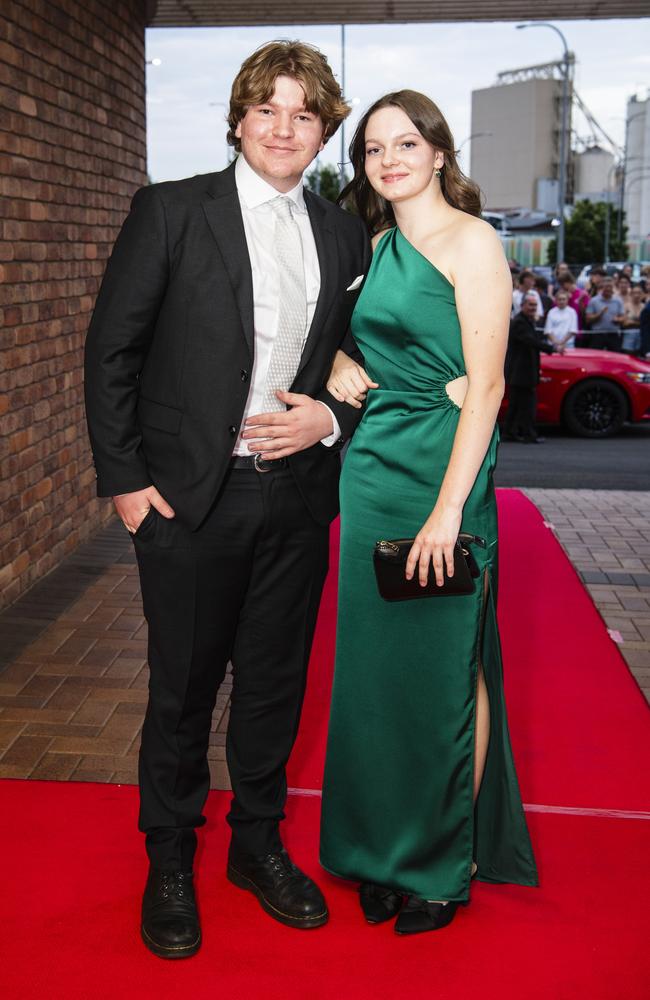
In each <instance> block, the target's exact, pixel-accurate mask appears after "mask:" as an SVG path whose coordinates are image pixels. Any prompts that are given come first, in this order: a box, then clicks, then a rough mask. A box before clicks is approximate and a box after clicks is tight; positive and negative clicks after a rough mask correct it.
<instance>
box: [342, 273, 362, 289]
mask: <svg viewBox="0 0 650 1000" xmlns="http://www.w3.org/2000/svg"><path fill="white" fill-rule="evenodd" d="M364 278H365V274H360V275H359V277H358V278H355V279H354V281H353V282H352V284H351V285H348V287H347V288H346V289H345V290H346V292H355V291H356V290H357V288H358V287H359V285H360V284H361V282H362V281H363V279H364Z"/></svg>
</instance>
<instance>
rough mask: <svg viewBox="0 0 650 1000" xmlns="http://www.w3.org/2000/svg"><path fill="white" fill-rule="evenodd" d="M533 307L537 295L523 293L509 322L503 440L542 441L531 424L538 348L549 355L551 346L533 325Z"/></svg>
mask: <svg viewBox="0 0 650 1000" xmlns="http://www.w3.org/2000/svg"><path fill="white" fill-rule="evenodd" d="M537 308H538V300H537V295H536V294H535V293H527V294H526V295H524V297H523V299H522V302H521V311H520V312H519V313H518V314H517V315H516V316H515V318H514V319H512V320H511V321H510V334H509V337H508V351H507V354H506V364H505V377H506V384H507V386H508V412H507V413H506V419H505V423H504V426H503V434H502V440H503V441H521V442H524V443H526V444H538V443H540V442H542V441H543V440H544V439H543V438H540V437H538V436H537V427H536V426H535V412H536V409H537V386H538V384H539V356H540V353H541V351H544V352H545V353H546V354H552V353H553V347H552V345H551V344H549V343H548V341H547V340H546V338H545V337H544V334H543V333H541V332H540V331H539V330H537V329H536V328H535V316H536V314H537Z"/></svg>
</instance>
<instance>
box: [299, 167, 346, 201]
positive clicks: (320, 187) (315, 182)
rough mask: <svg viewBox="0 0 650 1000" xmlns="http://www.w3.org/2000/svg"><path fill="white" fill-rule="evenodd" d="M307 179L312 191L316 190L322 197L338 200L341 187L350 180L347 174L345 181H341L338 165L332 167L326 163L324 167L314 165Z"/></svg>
mask: <svg viewBox="0 0 650 1000" xmlns="http://www.w3.org/2000/svg"><path fill="white" fill-rule="evenodd" d="M305 179H306V181H307V187H308V188H309V190H310V191H315V192H316V194H319V195H321V197H322V198H327V200H328V201H336V199H337V198H338V196H339V192H340V191H341V188H343V187H344V186H345V185H346V184H347V182H348V178H347V176H346V175H344V177H343V183H341V174H340V172H339V171H338V170H337V169H336V167H331V166H329V164H325V165H324V166H322V167H314V169H313V170H312V171H310V173H308V174H307V176H306V178H305Z"/></svg>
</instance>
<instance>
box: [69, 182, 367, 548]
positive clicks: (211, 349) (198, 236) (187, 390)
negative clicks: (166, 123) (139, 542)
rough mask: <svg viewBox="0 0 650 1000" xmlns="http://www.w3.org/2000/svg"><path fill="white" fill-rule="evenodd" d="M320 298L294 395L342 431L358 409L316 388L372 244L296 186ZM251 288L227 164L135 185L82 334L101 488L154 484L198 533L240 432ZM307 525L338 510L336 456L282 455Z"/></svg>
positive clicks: (342, 336)
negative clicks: (315, 405)
mask: <svg viewBox="0 0 650 1000" xmlns="http://www.w3.org/2000/svg"><path fill="white" fill-rule="evenodd" d="M305 202H306V205H307V210H308V212H309V217H310V220H311V225H312V229H313V232H314V238H315V242H316V249H317V252H318V260H319V265H320V272H321V288H320V295H319V297H318V301H317V304H316V311H315V315H314V319H313V322H312V324H311V327H310V330H309V333H308V336H307V340H306V343H305V348H304V351H303V355H302V359H301V363H300V367H299V370H298V373H297V375H296V379H295V381H294V383H293V386H292V387H291V388H292V391H294V392H300V393H306V394H307V395H309V396H312V397H314V398H316V399H321V400H323V401H324V402H326V403H327V405H328V406H330V407H331V409H332V411H333V412H334V413H335V415H336V417H337V419H338V421H339V424H340V427H341V432H342V437H343V438H345V437H348V436H349V435H350V434H351V433H352V432H353V430H354V428H355V426H356V424H357V422H358V420H359V418H360V412H359V411H358V410H355V409H354V408H352V407H350V406H349V405H347V404H342V403H338V402H337V401H336V400H335V399H334V398H333V397H332V396H331V395H330V394H329V393H328V392H327V391H326V390H325V388H324V383H325V380H326V378H327V375H328V374H329V370H330V366H331V362H332V360H333V357H334V354H335V351H336V349H337V348H338V347H339V346H343V348H344V349H345V350H347V351H348V353H354V352H355V345H354V342H353V341H352V339H351V337H350V336H349V334H346V331H347V330H348V324H349V321H350V316H351V313H352V309H353V307H354V305H355V302H356V299H357V297H358V294H359V291H358V290H357V291H355V292H348V291H346V289H347V287H348V285H350V284H351V283H352V282H353V281H354V279H355V278H356V277H357V276H358V275H360V274H364V275H365V274H366V273H367V271H368V268H369V266H370V259H371V249H370V243H369V240H368V236H367V233H366V230H365V227H364V225H363V224H362V222H361V221H360V219H358V218H357V217H355V216H353V215H349V214H348V213H346V212H344V211H343V210H342V209H340V208H338V207H337V206H335V205H333V204H331V203H330V202H328V201H325V200H324V199H323V198H320V197H318V196H317V195H315V194H312V193H311V192H309V191H305ZM253 352H254V331H253V283H252V274H251V266H250V260H249V256H248V250H247V245H246V237H245V233H244V224H243V219H242V215H241V209H240V205H239V198H238V195H237V189H236V185H235V171H234V164H232V165H231V166H230V167H228V168H227V169H226V170H224V171H222V172H220V173H214V174H204V175H199V176H196V177H192V178H188V179H187V180H182V181H171V182H167V183H163V184H155V185H151V186H150V187H145V188H142V189H140V190H139V191H138V192H137V193H136V195H135V197H134V199H133V202H132V205H131V212H130V214H129V216H128V217H127V219H126V221H125V223H124V225H123V227H122V230H121V232H120V235H119V237H118V239H117V241H116V244H115V247H114V250H113V253H112V255H111V258H110V260H109V262H108V265H107V268H106V273H105V275H104V280H103V282H102V286H101V289H100V292H99V295H98V298H97V303H96V306H95V311H94V313H93V317H92V321H91V324H90V328H89V331H88V337H87V342H86V412H87V419H88V427H89V433H90V440H91V445H92V451H93V459H94V463H95V468H96V472H97V487H98V489H97V492H98V495H99V496H115V495H116V494H119V493H128V492H131V491H134V490H139V489H143V488H145V487H146V486H150V485H152V484H153V485H155V486H156V487H157V488H158V489H159V490H160V492H161V493H162V495H163V496H164V497H165V499H166V500H168V501H169V503H170V504H171V505H172V507H173V508H174V510H175V511H176V516H177V517H178V518H180V520H182V521H183V522H184V523H185V524H187V525H188V527H190V528H191V529H193V528H196V527H197V526H198V525H199V524H200V523H201V521H202V520H203V518H204V517H205V515H206V514H207V512H208V510H209V508H210V506H211V504H212V503H213V501H214V499H215V497H216V495H217V493H218V491H219V487H220V485H221V483H222V480H223V478H224V475H225V473H226V469H227V467H228V462H229V460H230V458H231V455H232V451H233V447H234V444H235V439H236V436H237V434H238V432H239V429H240V425H241V421H242V417H243V413H244V407H245V404H246V400H247V397H248V392H249V388H250V375H251V372H252V370H253ZM289 464H290V467H291V470H292V472H293V474H294V477H295V480H296V483H297V485H298V488H299V489H300V491H301V494H302V496H303V498H304V500H305V502H306V504H307V506H308V507H309V509H310V511H311V513H312V514H313V516H314V517H315V518H316V520H317V521H319V522H321V523H327V522H328V521H330V520H331V519H332V518H333V517H334V516H335V515H336V512H337V511H338V476H339V472H340V453H339V450H338V449H336V448H334V449H328V448H325V447H324V446H323V445H321V444H317V445H315V446H314V447H312V448H309V449H306V450H305V451H302V452H299V453H297V454H295V455H292V456H291V458H290V460H289Z"/></svg>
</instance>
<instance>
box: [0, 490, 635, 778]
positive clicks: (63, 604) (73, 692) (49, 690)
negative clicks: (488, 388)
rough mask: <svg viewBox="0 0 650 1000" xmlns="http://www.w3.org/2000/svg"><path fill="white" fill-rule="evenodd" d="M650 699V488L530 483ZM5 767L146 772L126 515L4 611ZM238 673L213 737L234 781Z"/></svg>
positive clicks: (215, 764)
mask: <svg viewBox="0 0 650 1000" xmlns="http://www.w3.org/2000/svg"><path fill="white" fill-rule="evenodd" d="M526 493H527V494H528V496H530V498H531V499H532V500H533V502H534V503H535V504H537V506H538V507H539V508H540V510H541V511H542V513H543V515H544V517H545V518H546V520H547V521H549V522H550V523H552V524H553V525H554V528H555V531H556V533H557V536H558V538H559V540H560V541H561V542H562V544H563V545H564V546H565V548H566V550H567V552H568V555H569V557H570V558H571V559H572V561H573V563H574V565H575V566H576V568H577V570H578V571H579V572H580V573H581V575H582V578H583V580H584V581H585V584H586V586H587V587H588V589H589V591H590V592H591V594H592V596H593V598H594V601H595V602H596V605H597V606H598V608H599V610H600V611H601V614H602V615H603V617H604V618H605V621H606V623H607V626H608V627H609V628H610V629H611V634H612V636H613V641H620V643H621V645H620V649H621V652H622V653H623V656H624V657H625V659H626V660H627V662H628V664H629V665H630V668H631V670H632V671H633V673H634V675H635V676H636V678H637V680H638V682H639V684H640V686H641V687H642V689H643V691H644V693H645V695H646V697H647V698H648V700H649V701H650V493H638V492H614V491H605V490H602V491H594V490H542V489H539V490H538V489H530V490H527V491H526ZM0 651H1V655H0V778H1V777H5V778H52V779H58V780H68V779H77V780H86V781H104V782H117V783H128V782H135V781H136V780H137V752H138V746H139V740H140V728H141V725H142V718H143V714H144V708H145V705H146V700H147V691H146V688H147V666H146V625H145V622H144V619H143V616H142V609H141V606H140V594H139V581H138V573H137V568H136V565H135V557H134V554H133V546H132V543H131V539H130V538H129V536H128V535H127V534H126V532H125V531H124V529H123V528H122V526H121V525H120V524H118V523H117V522H116V521H113V522H111V523H110V524H109V525H108V527H106V528H105V529H103V530H102V531H101V532H99V533H98V534H97V535H96V536H95V537H94V538H93V539H92V540H91V541H90V542H88V543H86V544H85V545H83V546H82V547H81V548H80V549H79V550H78V551H77V552H76V553H74V554H73V555H72V556H71V557H69V559H67V560H66V561H65V563H63V564H62V565H61V566H60V567H59V568H58V569H57V570H55V571H54V572H53V573H51V574H50V575H49V576H48V577H47V578H46V579H45V580H43V581H42V582H41V583H39V584H37V585H36V586H35V587H34V588H32V590H31V591H29V593H28V594H26V595H25V596H24V597H23V598H22V599H21V600H19V601H18V602H17V603H16V604H14V605H13V607H11V608H9V609H7V610H6V611H5V612H4V613H3V614H2V615H0ZM230 688H231V679H230V677H229V676H228V677H227V678H226V681H225V682H224V684H223V686H222V689H221V691H220V692H219V697H218V700H217V706H216V709H215V713H214V718H213V724H212V730H213V731H212V735H211V738H210V749H209V754H208V755H209V758H210V767H211V772H212V787H213V788H228V787H229V782H228V773H227V769H226V764H225V732H226V726H227V722H228V703H229V695H230Z"/></svg>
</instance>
